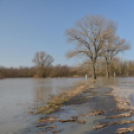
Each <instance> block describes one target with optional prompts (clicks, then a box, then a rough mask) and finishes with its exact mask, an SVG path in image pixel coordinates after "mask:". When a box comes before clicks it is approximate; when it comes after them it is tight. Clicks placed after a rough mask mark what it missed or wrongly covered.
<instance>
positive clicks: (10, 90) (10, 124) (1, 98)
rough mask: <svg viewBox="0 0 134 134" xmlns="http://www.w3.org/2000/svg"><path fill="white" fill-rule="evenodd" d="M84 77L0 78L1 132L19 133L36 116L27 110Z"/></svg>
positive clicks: (5, 133)
mask: <svg viewBox="0 0 134 134" xmlns="http://www.w3.org/2000/svg"><path fill="white" fill-rule="evenodd" d="M82 80H83V78H48V79H33V78H24V79H23V78H21V79H19V78H16V79H2V80H0V134H19V133H20V131H21V130H25V129H26V128H27V127H28V126H30V125H31V126H32V123H33V122H35V121H37V119H38V118H39V116H38V115H30V114H28V111H29V110H30V109H38V107H40V106H42V105H44V103H45V102H46V101H48V100H49V98H50V97H51V96H53V95H57V94H59V93H61V92H63V91H65V90H67V89H69V88H71V87H73V86H74V84H75V83H77V82H79V81H82Z"/></svg>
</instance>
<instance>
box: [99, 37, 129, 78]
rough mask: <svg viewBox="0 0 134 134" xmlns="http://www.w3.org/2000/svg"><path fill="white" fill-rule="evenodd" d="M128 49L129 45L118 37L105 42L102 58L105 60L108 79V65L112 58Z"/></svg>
mask: <svg viewBox="0 0 134 134" xmlns="http://www.w3.org/2000/svg"><path fill="white" fill-rule="evenodd" d="M129 48H130V45H129V43H127V42H126V40H125V39H120V38H119V37H118V36H115V35H113V36H111V37H110V38H109V39H106V40H105V43H104V46H103V51H102V56H103V57H104V58H105V62H106V74H107V77H110V74H109V65H110V63H111V61H112V60H113V58H114V57H115V56H116V55H117V54H118V53H119V52H123V51H125V50H128V49H129Z"/></svg>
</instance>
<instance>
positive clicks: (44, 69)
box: [33, 51, 54, 77]
mask: <svg viewBox="0 0 134 134" xmlns="http://www.w3.org/2000/svg"><path fill="white" fill-rule="evenodd" d="M53 61H54V59H53V57H52V56H50V55H49V54H46V53H45V52H44V51H40V52H36V53H35V56H34V59H33V62H34V63H35V64H36V66H37V75H38V77H46V76H47V75H48V73H49V71H50V68H49V67H50V65H51V64H52V62H53Z"/></svg>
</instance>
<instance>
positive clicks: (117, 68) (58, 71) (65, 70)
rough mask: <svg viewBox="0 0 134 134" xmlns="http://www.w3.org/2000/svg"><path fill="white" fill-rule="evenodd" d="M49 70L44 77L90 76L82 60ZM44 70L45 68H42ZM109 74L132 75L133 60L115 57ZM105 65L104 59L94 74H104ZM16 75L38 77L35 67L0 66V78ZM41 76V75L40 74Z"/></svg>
mask: <svg viewBox="0 0 134 134" xmlns="http://www.w3.org/2000/svg"><path fill="white" fill-rule="evenodd" d="M49 69H50V72H49V73H47V74H48V76H46V77H53V78H56V77H84V76H85V74H88V77H92V65H91V64H85V62H83V63H82V64H80V65H77V66H73V67H69V66H67V65H55V66H52V65H51V66H50V67H49ZM44 71H45V70H44ZM109 72H110V76H111V77H113V76H114V73H115V75H116V77H125V76H130V77H131V76H134V61H133V60H121V59H119V58H116V59H114V60H112V62H111V64H110V66H109ZM106 73H107V72H106V65H105V62H104V61H101V63H100V64H97V66H96V74H97V76H99V77H105V76H106ZM18 77H22V78H23V77H24V78H25V77H38V76H37V67H35V66H34V67H19V68H13V67H10V68H7V67H0V78H18ZM40 77H41V76H40Z"/></svg>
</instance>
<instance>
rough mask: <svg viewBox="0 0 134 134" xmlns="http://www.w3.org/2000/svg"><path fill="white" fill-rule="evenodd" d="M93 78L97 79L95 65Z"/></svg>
mask: <svg viewBox="0 0 134 134" xmlns="http://www.w3.org/2000/svg"><path fill="white" fill-rule="evenodd" d="M93 78H94V79H96V70H95V64H94V63H93Z"/></svg>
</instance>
